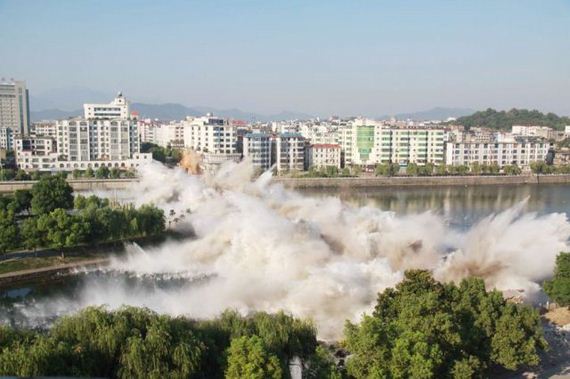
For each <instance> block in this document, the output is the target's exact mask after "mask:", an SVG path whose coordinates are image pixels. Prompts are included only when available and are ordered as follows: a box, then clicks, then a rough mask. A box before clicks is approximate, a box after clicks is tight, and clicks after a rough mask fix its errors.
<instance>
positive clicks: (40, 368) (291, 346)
mask: <svg viewBox="0 0 570 379" xmlns="http://www.w3.org/2000/svg"><path fill="white" fill-rule="evenodd" d="M316 346H317V343H316V335H315V330H314V328H313V327H312V325H311V324H310V323H306V322H303V321H300V320H298V319H294V318H292V317H290V316H287V315H285V314H283V313H278V314H275V315H270V314H267V313H257V314H254V315H252V316H251V317H242V316H240V315H238V314H237V313H235V312H231V311H227V312H225V313H223V314H222V315H221V316H220V317H219V318H217V319H215V320H211V321H205V322H196V321H192V320H189V319H186V318H182V317H179V318H172V317H169V316H160V315H157V314H155V313H153V312H151V311H149V310H147V309H140V308H130V307H127V308H122V309H120V310H118V311H114V312H108V311H105V310H104V309H102V308H87V309H85V310H83V311H82V312H80V313H79V314H77V315H74V316H70V317H64V318H61V319H59V320H58V321H57V322H56V323H55V325H54V326H53V327H52V328H51V329H50V330H48V331H30V330H24V331H16V330H14V329H11V328H8V327H3V328H0V375H18V376H47V375H57V376H90V377H119V378H222V377H224V375H226V377H229V378H245V377H247V378H281V377H283V376H284V375H285V377H286V375H287V373H288V367H287V365H288V361H289V360H290V359H291V358H292V357H294V356H298V357H300V358H301V359H303V360H304V361H306V362H309V361H310V360H311V357H312V356H313V355H314V354H315V351H316Z"/></svg>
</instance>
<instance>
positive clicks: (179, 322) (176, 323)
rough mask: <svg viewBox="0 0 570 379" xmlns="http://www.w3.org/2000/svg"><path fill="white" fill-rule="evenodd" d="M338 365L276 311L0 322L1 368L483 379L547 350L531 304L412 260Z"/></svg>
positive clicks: (352, 336) (353, 329)
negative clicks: (297, 368)
mask: <svg viewBox="0 0 570 379" xmlns="http://www.w3.org/2000/svg"><path fill="white" fill-rule="evenodd" d="M344 336H345V337H344V341H342V342H341V346H343V348H344V349H345V350H346V352H347V354H348V357H347V358H346V361H345V362H344V363H345V364H336V363H335V362H336V359H335V358H334V357H333V355H332V354H331V353H330V352H329V350H327V349H326V348H324V347H322V346H319V345H318V344H317V340H316V331H315V328H314V327H313V326H312V324H311V323H310V322H306V321H302V320H299V319H295V318H292V317H290V316H288V315H285V314H283V313H277V314H275V315H270V314H267V313H256V314H253V315H251V316H250V317H242V316H240V315H238V314H237V313H236V312H233V311H226V312H225V313H223V314H222V315H221V316H220V317H219V318H217V319H214V320H210V321H199V322H198V321H192V320H188V319H186V318H171V317H168V316H159V315H157V314H154V313H153V312H151V311H149V310H146V309H137V308H123V309H121V310H118V311H115V312H107V311H105V310H104V309H101V308H88V309H86V310H84V311H82V312H81V313H79V314H78V315H75V316H71V317H65V318H63V319H60V320H59V321H57V322H56V323H55V325H54V326H53V327H52V328H51V329H49V330H48V331H43V332H42V331H37V330H34V331H30V330H14V329H10V328H8V327H3V328H0V375H19V376H44V375H57V376H62V375H68V376H98V377H122V378H126V377H129V378H130V377H145V378H163V377H172V378H222V377H226V378H253V379H257V378H259V379H262V378H263V379H265V378H287V377H289V369H288V366H289V364H290V363H291V361H292V359H293V358H294V357H298V359H299V360H300V361H301V365H302V367H303V368H304V375H303V377H305V378H344V377H350V378H478V377H488V376H489V375H490V374H491V372H496V370H497V369H501V368H502V369H503V370H516V369H519V368H521V367H524V366H527V365H530V366H532V365H536V364H538V363H539V353H540V352H541V351H542V350H544V349H546V348H547V343H546V341H545V339H544V337H543V335H542V329H541V325H540V320H539V315H538V312H537V311H535V310H534V309H532V308H531V307H529V306H526V305H520V304H513V303H509V302H506V301H505V300H504V299H503V297H502V295H501V293H499V292H498V291H491V292H487V291H486V290H485V285H484V283H483V281H482V280H480V279H476V278H470V279H466V280H463V281H462V282H461V283H459V285H455V284H453V283H450V284H443V283H439V282H437V281H435V280H434V279H433V278H432V276H431V275H430V273H429V272H427V271H421V270H412V271H408V272H406V273H405V277H404V280H403V281H402V282H401V283H399V284H398V285H397V286H396V287H395V288H389V289H386V290H385V291H384V292H382V293H380V294H379V295H378V300H377V303H376V307H375V309H374V312H373V313H372V314H371V315H364V316H363V319H362V321H361V322H360V323H358V324H353V323H350V322H347V323H346V326H345V330H344Z"/></svg>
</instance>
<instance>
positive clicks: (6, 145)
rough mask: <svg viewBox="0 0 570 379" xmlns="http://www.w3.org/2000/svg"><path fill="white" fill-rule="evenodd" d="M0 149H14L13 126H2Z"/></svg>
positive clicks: (0, 128) (0, 130)
mask: <svg viewBox="0 0 570 379" xmlns="http://www.w3.org/2000/svg"><path fill="white" fill-rule="evenodd" d="M0 149H4V150H13V149H14V133H13V132H12V128H6V127H1V126H0Z"/></svg>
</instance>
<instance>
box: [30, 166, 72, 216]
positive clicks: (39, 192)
mask: <svg viewBox="0 0 570 379" xmlns="http://www.w3.org/2000/svg"><path fill="white" fill-rule="evenodd" d="M31 193H32V203H31V204H32V212H33V213H35V214H44V213H49V212H51V211H53V210H54V209H57V208H63V209H70V208H71V207H73V189H72V188H71V186H70V185H69V184H68V183H67V181H66V180H65V178H63V176H60V175H54V176H45V177H42V178H41V179H40V180H39V181H38V182H37V183H36V184H34V185H33V187H32V190H31Z"/></svg>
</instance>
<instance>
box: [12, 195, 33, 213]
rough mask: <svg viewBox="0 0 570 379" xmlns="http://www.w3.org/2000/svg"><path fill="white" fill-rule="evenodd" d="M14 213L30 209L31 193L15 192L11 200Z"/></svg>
mask: <svg viewBox="0 0 570 379" xmlns="http://www.w3.org/2000/svg"><path fill="white" fill-rule="evenodd" d="M12 207H13V210H14V213H16V214H17V213H20V212H23V211H27V210H29V209H30V208H31V207H32V193H31V191H29V190H16V191H15V192H14V199H13V200H12Z"/></svg>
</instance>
